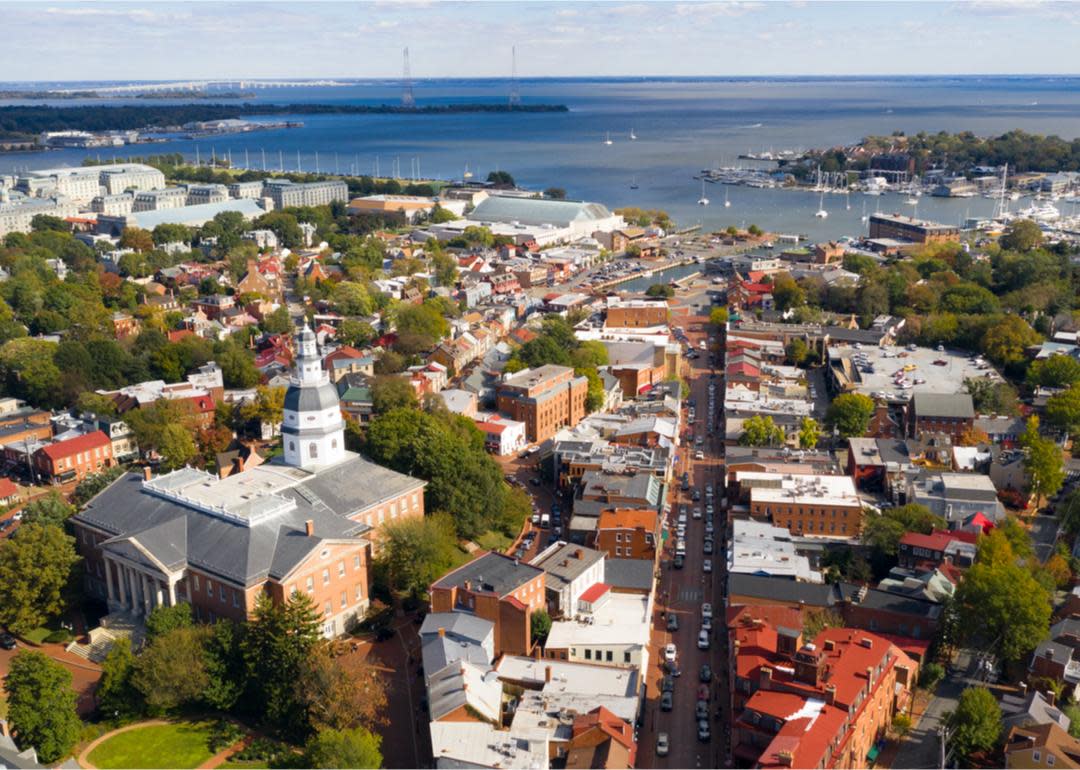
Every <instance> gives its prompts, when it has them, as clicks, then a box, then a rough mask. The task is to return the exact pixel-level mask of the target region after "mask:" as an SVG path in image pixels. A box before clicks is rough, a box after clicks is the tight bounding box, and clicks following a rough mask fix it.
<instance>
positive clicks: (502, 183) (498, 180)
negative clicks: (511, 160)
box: [487, 171, 514, 187]
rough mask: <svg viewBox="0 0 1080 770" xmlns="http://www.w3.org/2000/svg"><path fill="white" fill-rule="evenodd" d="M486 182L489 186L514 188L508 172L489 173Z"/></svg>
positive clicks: (511, 177)
mask: <svg viewBox="0 0 1080 770" xmlns="http://www.w3.org/2000/svg"><path fill="white" fill-rule="evenodd" d="M487 180H488V183H489V184H493V185H495V186H496V187H513V186H514V177H513V176H511V175H510V172H509V171H489V172H488V175H487Z"/></svg>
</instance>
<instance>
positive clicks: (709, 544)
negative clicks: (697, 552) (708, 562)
mask: <svg viewBox="0 0 1080 770" xmlns="http://www.w3.org/2000/svg"><path fill="white" fill-rule="evenodd" d="M703 547H704V549H705V553H706V554H707V555H710V556H711V555H712V552H713V541H712V540H706V541H705V543H704V545H703Z"/></svg>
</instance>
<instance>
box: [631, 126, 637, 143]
mask: <svg viewBox="0 0 1080 770" xmlns="http://www.w3.org/2000/svg"><path fill="white" fill-rule="evenodd" d="M635 139H637V134H635V133H634V129H633V128H631V129H630V141H631V142H632V141H634V140H635Z"/></svg>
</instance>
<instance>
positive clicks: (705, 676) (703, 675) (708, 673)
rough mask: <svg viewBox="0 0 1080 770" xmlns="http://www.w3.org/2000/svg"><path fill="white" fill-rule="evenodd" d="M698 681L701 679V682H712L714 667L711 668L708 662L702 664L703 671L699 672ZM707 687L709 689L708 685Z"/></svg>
mask: <svg viewBox="0 0 1080 770" xmlns="http://www.w3.org/2000/svg"><path fill="white" fill-rule="evenodd" d="M698 681H701V682H711V681H712V669H711V668H709V664H708V663H705V664H704V665H702V667H701V671H699V672H698ZM705 689H706V691H707V690H708V688H707V687H706V688H705Z"/></svg>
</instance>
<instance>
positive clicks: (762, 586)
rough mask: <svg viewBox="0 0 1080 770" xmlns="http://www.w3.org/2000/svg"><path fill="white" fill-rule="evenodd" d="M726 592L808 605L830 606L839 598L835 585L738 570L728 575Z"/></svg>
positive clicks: (732, 594) (733, 594) (731, 594)
mask: <svg viewBox="0 0 1080 770" xmlns="http://www.w3.org/2000/svg"><path fill="white" fill-rule="evenodd" d="M728 594H729V595H730V596H740V597H741V596H750V597H754V598H762V599H771V600H773V601H777V600H779V601H784V602H791V603H793V604H798V603H800V602H801V603H803V604H805V605H806V606H808V607H831V606H833V605H834V604H836V603H837V602H838V601H839V599H840V597H839V594H838V591H837V590H836V586H834V585H830V584H828V583H800V582H798V581H796V580H791V579H789V578H778V577H772V576H766V575H745V574H742V573H738V572H735V573H732V574H730V575H728Z"/></svg>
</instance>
